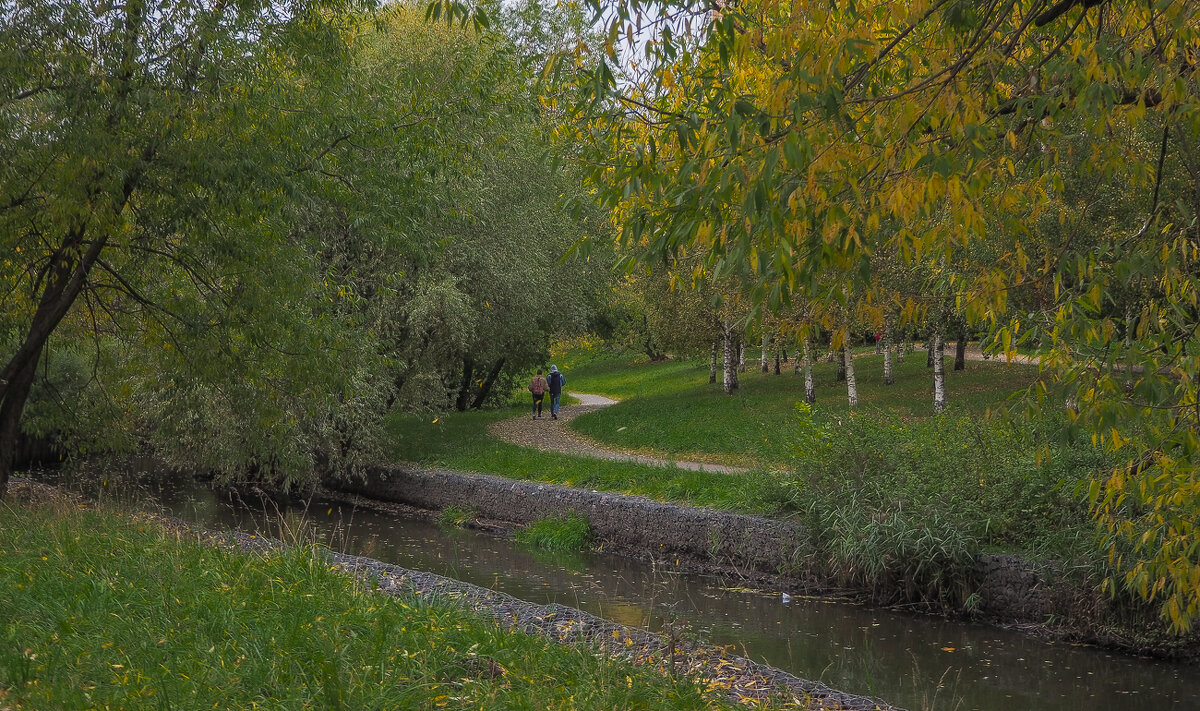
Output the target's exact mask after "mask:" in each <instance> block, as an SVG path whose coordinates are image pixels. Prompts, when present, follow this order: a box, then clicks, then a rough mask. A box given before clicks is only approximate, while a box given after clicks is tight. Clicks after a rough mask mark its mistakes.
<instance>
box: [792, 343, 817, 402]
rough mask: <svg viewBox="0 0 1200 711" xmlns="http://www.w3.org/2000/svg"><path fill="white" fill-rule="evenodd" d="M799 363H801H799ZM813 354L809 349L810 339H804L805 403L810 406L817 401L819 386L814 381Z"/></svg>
mask: <svg viewBox="0 0 1200 711" xmlns="http://www.w3.org/2000/svg"><path fill="white" fill-rule="evenodd" d="M797 362H799V361H797ZM812 365H813V364H812V353H811V352H810V351H809V349H808V339H807V338H805V339H804V402H807V403H809V404H810V405H811V404H812V403H814V402H816V401H817V385H816V383H815V382H814V381H813V368H812Z"/></svg>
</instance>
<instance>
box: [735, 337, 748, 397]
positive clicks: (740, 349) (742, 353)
mask: <svg viewBox="0 0 1200 711" xmlns="http://www.w3.org/2000/svg"><path fill="white" fill-rule="evenodd" d="M737 371H738V372H739V373H745V372H746V342H745V341H744V340H742V337H741V336H738V337H737ZM734 387H737V386H736V385H735V386H734Z"/></svg>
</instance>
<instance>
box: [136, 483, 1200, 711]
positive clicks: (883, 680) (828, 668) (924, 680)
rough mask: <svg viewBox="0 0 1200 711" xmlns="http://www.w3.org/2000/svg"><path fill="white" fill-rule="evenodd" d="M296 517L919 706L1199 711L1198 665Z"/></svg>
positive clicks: (153, 492) (378, 525)
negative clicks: (682, 624)
mask: <svg viewBox="0 0 1200 711" xmlns="http://www.w3.org/2000/svg"><path fill="white" fill-rule="evenodd" d="M145 489H146V491H147V496H148V498H149V499H152V500H153V501H156V502H157V503H158V504H159V505H161V506H162V507H163V508H164V509H165V510H166V512H168V513H170V514H172V515H174V516H177V517H179V518H182V519H185V520H187V521H190V522H193V523H196V524H200V525H203V526H207V527H211V528H220V527H224V526H227V527H236V528H240V529H242V530H246V531H250V532H260V533H263V534H264V535H273V536H277V535H278V534H279V526H280V524H279V520H280V519H279V518H278V513H280V512H275V511H272V513H271V515H266V514H264V513H262V512H261V511H256V510H255V508H254V507H248V506H234V505H231V504H229V503H227V502H226V501H225V500H224V499H223V498H221V497H219V496H217V495H216V494H214V493H213V492H212V491H210V490H208V489H207V488H205V487H204V486H203V485H201V484H196V483H194V482H191V481H187V480H178V479H176V480H170V481H162V480H158V481H156V482H154V483H151V484H148V485H146V486H145ZM281 513H284V514H285V515H284V519H283V520H284V521H289V520H291V521H295V520H299V518H300V513H303V516H304V518H305V520H306V521H307V522H308V524H309V525H311V526H312V527H313V528H314V529H315V530H316V531H317V532H318V534H319V535H320V536H322V537H324V538H325V540H326V542H328V543H329V544H330V546H331V547H333V548H336V549H338V550H342V551H345V552H347V553H352V554H357V555H364V556H369V557H372V558H376V559H378V560H382V561H385V562H388V563H394V564H396V565H400V566H403V567H406V568H412V569H415V570H424V571H429V572H433V573H439V574H442V575H446V576H449V577H452V578H457V579H459V580H464V581H467V582H470V583H474V584H476V585H481V586H485V587H489V588H492V589H495V590H499V591H502V592H505V593H508V594H510V595H513V596H514V597H518V598H521V599H524V600H528V601H531V602H536V603H550V602H557V603H560V604H563V605H570V606H571V607H577V608H579V609H582V610H586V611H588V612H591V613H593V614H596V615H599V616H601V617H605V618H607V619H610V620H613V621H616V622H620V623H623V624H627V625H635V626H639V627H649V628H651V629H657V628H659V627H660V626H661V625H662V623H663V622H664V621H671V620H674V621H676V623H678V621H679V620H685V621H686V623H687V630H688V635H690V636H693V637H697V638H699V639H701V640H703V641H705V642H709V643H713V644H730V645H734V647H735V648H736V650H737V651H738V652H739V653H742V654H743V655H744V656H747V657H750V658H752V659H756V660H759V661H762V662H766V663H767V664H770V665H772V666H775V667H778V668H780V669H785V670H787V671H789V672H791V673H793V674H795V675H797V676H800V677H803V678H806V679H813V680H819V681H822V682H824V683H826V684H828V685H829V686H831V687H833V688H836V689H840V690H842V691H846V692H850V693H855V694H863V695H867V696H874V697H877V698H880V699H883V700H885V701H887V702H889V703H891V704H895V705H897V706H900V707H903V708H907V709H910V710H911V711H917V710H919V709H938V710H941V709H963V710H966V709H978V710H980V711H1022V710H1024V709H1063V710H1067V709H1071V710H1075V709H1078V710H1079V711H1130V710H1132V709H1171V710H1174V709H1196V710H1200V667H1196V666H1187V665H1176V664H1170V663H1166V662H1158V661H1153V660H1144V659H1135V658H1130V657H1126V656H1122V655H1118V654H1110V653H1107V652H1104V651H1102V650H1099V649H1094V648H1090V647H1078V646H1072V645H1066V644H1048V643H1045V642H1041V641H1039V640H1036V639H1033V638H1031V637H1028V636H1025V635H1022V634H1019V633H1015V632H1008V631H1005V630H1000V629H996V628H993V627H987V626H983V625H972V624H964V623H961V622H948V621H945V620H941V619H938V618H930V617H923V616H911V615H905V614H901V613H896V612H890V611H884V610H871V609H866V608H862V607H859V606H856V605H851V604H845V603H841V602H837V601H829V600H817V599H799V600H798V599H796V598H793V599H792V600H791V602H790V604H787V605H785V604H783V603H782V601H781V597H780V595H779V594H778V593H776V592H772V591H758V590H748V589H745V588H742V587H740V586H739V584H738V583H737V582H728V583H725V584H723V583H722V582H721V581H719V580H716V579H713V578H706V577H701V576H694V575H681V574H675V573H671V572H669V571H666V570H663V569H662V568H660V567H658V566H654V565H647V564H644V563H640V562H636V561H632V560H629V559H626V558H622V557H619V556H613V555H606V554H603V553H596V554H587V555H573V556H551V555H545V554H540V553H536V552H533V551H530V550H528V549H525V548H523V547H521V546H519V545H517V544H515V543H513V542H511V541H508V540H504V539H500V538H497V537H495V536H490V535H486V534H481V533H474V532H471V531H464V530H460V529H453V528H444V527H440V526H438V525H436V524H431V523H425V522H420V521H413V520H409V519H396V518H392V517H390V516H386V515H381V514H379V513H375V512H371V511H364V510H362V509H358V510H355V509H353V508H352V507H350V506H349V505H343V504H339V503H331V502H314V503H312V504H311V505H310V506H308V508H307V511H306V512H301V511H299V510H295V509H293V510H291V511H284V512H281Z"/></svg>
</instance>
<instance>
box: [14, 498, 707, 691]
mask: <svg viewBox="0 0 1200 711" xmlns="http://www.w3.org/2000/svg"><path fill="white" fill-rule="evenodd" d="M0 589H2V590H4V591H5V593H4V595H3V596H2V597H0V705H3V706H6V707H7V706H11V707H13V708H38V709H83V708H139V709H140V708H145V709H155V708H171V709H212V708H237V709H267V708H269V709H310V708H321V709H366V708H388V709H398V708H405V709H408V708H421V709H436V708H442V707H451V708H471V709H512V708H545V709H576V708H579V709H614V708H647V709H675V708H711V707H716V708H728V707H729V706H728V704H727V703H726V702H725V701H724V700H723V698H720V697H717V696H712V695H709V694H708V693H706V692H704V691H702V690H701V689H700V688H699V686H698V685H697V684H696V683H695V682H693V681H691V680H688V679H683V680H679V681H675V680H672V679H671V678H670V677H668V676H666V675H665V674H662V673H658V672H655V671H654V670H652V669H650V668H647V667H638V666H633V665H632V664H630V663H628V662H626V661H623V660H620V659H615V658H610V657H598V656H597V655H595V654H594V653H593V652H592V651H591V650H589V649H583V648H576V647H563V646H559V645H557V644H554V643H551V642H549V641H547V640H546V639H543V638H540V637H534V636H528V635H525V634H516V633H511V632H508V631H505V630H503V629H501V628H500V627H499V626H497V625H496V624H495V623H494V622H492V621H490V620H485V619H482V618H479V617H476V616H474V615H472V614H469V613H467V612H464V611H463V610H461V609H458V608H456V607H454V606H452V605H450V604H443V603H441V602H438V601H436V600H428V599H425V597H424V596H418V595H408V596H406V597H403V598H400V599H393V598H390V597H386V596H383V595H378V594H375V593H373V592H372V591H371V590H370V589H368V588H367V586H364V585H362V584H356V583H355V582H354V581H353V580H352V579H351V578H349V577H347V576H345V575H342V574H339V573H338V572H335V571H334V570H333V569H331V566H330V565H329V563H328V561H327V559H326V557H325V556H324V555H323V554H322V552H321V551H320V550H318V549H315V548H312V547H294V548H292V549H289V550H285V551H282V552H275V553H270V554H244V553H240V552H235V551H230V550H222V549H217V548H214V547H211V546H208V545H202V544H199V543H197V542H196V541H195V540H193V539H191V538H190V537H189V536H187V535H176V534H171V533H168V532H166V531H164V530H163V529H162V528H160V527H159V526H158V525H156V524H154V523H151V522H147V521H135V520H128V519H125V518H122V517H119V516H114V515H111V514H109V513H105V512H100V511H94V510H79V509H75V508H72V507H70V506H57V507H49V508H46V507H28V506H17V505H12V504H7V503H0Z"/></svg>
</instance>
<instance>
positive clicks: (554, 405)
mask: <svg viewBox="0 0 1200 711" xmlns="http://www.w3.org/2000/svg"><path fill="white" fill-rule="evenodd" d="M566 384H567V377H566V376H565V375H563V374H562V373H560V372H558V366H557V365H552V366H550V377H548V378H546V387H547V388H548V389H549V390H550V417H552V418H553V419H555V420H557V419H558V401H559V399H560V398H561V397H562V389H563V386H564V385H566Z"/></svg>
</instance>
